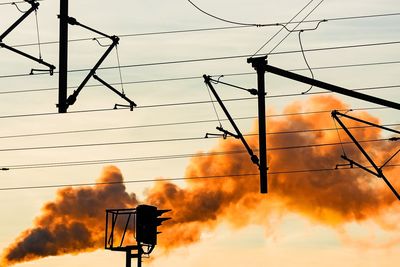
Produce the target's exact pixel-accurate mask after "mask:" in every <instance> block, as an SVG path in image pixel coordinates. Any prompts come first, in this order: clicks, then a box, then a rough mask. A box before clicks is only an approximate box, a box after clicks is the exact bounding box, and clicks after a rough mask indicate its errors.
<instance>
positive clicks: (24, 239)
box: [0, 0, 400, 267]
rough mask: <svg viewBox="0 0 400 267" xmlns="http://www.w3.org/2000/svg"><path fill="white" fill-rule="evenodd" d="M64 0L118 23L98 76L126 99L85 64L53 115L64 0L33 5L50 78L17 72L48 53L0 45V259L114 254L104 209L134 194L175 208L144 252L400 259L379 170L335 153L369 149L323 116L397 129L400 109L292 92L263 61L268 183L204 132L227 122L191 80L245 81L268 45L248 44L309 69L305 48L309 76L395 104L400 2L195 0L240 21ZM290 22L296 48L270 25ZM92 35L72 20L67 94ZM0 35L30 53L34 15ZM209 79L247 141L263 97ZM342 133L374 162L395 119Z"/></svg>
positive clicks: (201, 262) (85, 60)
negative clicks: (263, 186)
mask: <svg viewBox="0 0 400 267" xmlns="http://www.w3.org/2000/svg"><path fill="white" fill-rule="evenodd" d="M20 2H23V1H20ZM20 2H18V3H17V6H18V8H19V9H20V10H22V11H25V10H27V9H29V7H30V5H29V4H27V3H20ZM69 2H70V12H69V13H70V16H71V17H74V18H76V19H77V20H78V21H79V22H81V23H82V24H85V25H87V26H89V27H91V28H94V29H96V30H98V31H100V32H104V33H106V34H108V35H117V36H119V37H120V44H119V46H118V52H119V53H118V55H119V58H118V57H117V54H116V52H115V50H113V51H112V53H111V54H110V55H109V57H108V58H107V59H106V60H105V61H104V63H103V64H102V66H101V67H104V69H101V68H100V69H99V70H98V71H97V75H98V76H99V77H101V78H102V79H103V80H106V81H107V82H108V83H110V84H113V85H114V86H115V88H116V89H118V90H121V89H122V87H123V90H124V93H125V94H126V96H127V97H129V98H130V99H131V100H132V101H134V102H135V103H136V104H137V108H135V109H134V110H133V111H129V109H125V108H122V109H118V110H115V109H113V107H114V105H115V104H126V102H125V101H124V100H123V99H121V98H120V97H119V96H117V95H116V94H114V93H113V92H111V91H110V90H109V89H107V88H106V87H104V86H102V85H101V84H100V83H99V82H98V81H96V80H94V79H93V78H92V79H90V80H89V82H88V85H87V86H86V87H85V88H84V89H83V90H82V92H81V93H80V94H79V96H78V98H77V101H76V103H75V104H74V105H72V106H70V107H69V109H68V113H66V114H58V113H57V108H56V104H57V101H58V91H57V87H58V44H57V41H58V27H59V25H58V23H59V21H58V19H57V14H59V0H43V1H39V3H40V6H39V10H38V13H37V18H38V25H39V33H40V35H39V36H40V42H41V45H40V54H41V57H42V58H43V60H44V61H46V62H49V63H51V64H53V65H55V66H56V67H57V69H56V70H55V74H54V75H53V76H50V75H48V74H47V73H39V74H38V75H28V74H29V73H30V71H31V69H32V68H39V69H43V68H45V67H44V66H42V65H39V64H37V63H36V62H33V61H30V60H29V59H27V58H24V57H22V56H20V55H18V54H15V53H12V52H11V51H8V50H6V49H4V48H3V49H0V63H1V64H0V103H1V105H0V129H1V131H0V144H1V146H0V169H1V168H6V169H9V170H7V171H6V170H4V171H1V170H0V210H1V213H2V214H1V220H0V226H1V227H0V251H1V254H0V255H1V259H0V267H3V265H4V266H7V265H8V264H15V266H18V267H31V266H41V267H50V266H57V267H66V266H76V267H80V266H97V267H107V266H125V255H124V254H123V253H118V252H111V251H106V250H104V248H103V244H102V243H101V242H102V240H103V239H104V237H103V234H104V233H103V228H104V224H105V209H107V208H124V207H135V206H136V205H137V204H138V203H145V204H151V205H156V206H158V207H160V208H167V209H172V212H171V213H170V214H168V216H170V217H172V219H171V220H170V221H168V223H165V225H164V227H163V228H162V232H163V233H162V234H160V235H159V245H158V246H157V247H156V249H155V250H154V252H153V253H152V254H151V257H150V259H144V265H143V266H149V267H161V266H163V267H165V266H167V267H169V266H171V267H172V266H189V267H200V266H210V267H214V266H230V267H239V266H244V265H251V266H260V267H261V266H272V267H288V266H293V265H296V266H299V267H303V266H328V267H329V266H332V267H333V266H341V267H347V266H352V267H353V266H363V267H369V266H371V267H372V266H373V267H376V266H379V267H392V266H398V262H400V226H399V225H398V222H399V219H400V201H399V200H397V199H396V197H395V196H394V195H393V194H392V192H391V191H390V189H389V188H388V187H387V186H386V184H385V183H384V181H383V180H382V179H379V178H377V177H375V176H373V175H371V174H368V173H367V172H365V171H363V170H360V169H357V168H355V169H351V170H349V169H348V166H344V165H343V164H346V161H344V160H343V159H341V157H340V156H341V155H342V154H343V153H346V155H347V156H348V157H350V158H351V159H353V160H356V161H358V162H361V163H363V164H364V165H365V166H368V165H369V163H368V162H366V160H365V158H363V157H362V156H361V154H360V152H359V151H358V150H357V149H356V148H355V146H354V145H352V144H344V145H343V147H342V146H341V145H339V143H340V142H343V143H346V142H347V143H349V139H348V138H347V136H346V134H345V133H344V132H343V131H341V130H338V131H337V130H336V126H335V123H334V121H333V120H332V118H331V114H330V112H331V111H332V110H335V109H340V110H343V111H344V112H345V111H348V112H349V113H348V114H349V115H351V116H354V117H359V118H362V119H364V120H368V121H371V122H373V123H376V124H380V125H386V126H387V127H389V128H392V129H397V130H399V129H400V127H399V125H400V124H399V123H400V122H399V117H400V112H399V111H398V110H394V109H391V108H387V107H383V106H378V105H376V104H373V103H368V102H365V101H362V100H357V99H354V98H350V97H345V96H342V95H338V94H333V93H329V92H328V91H325V90H323V89H319V88H312V89H311V90H310V91H309V92H308V93H305V94H302V92H305V91H307V90H308V89H309V86H308V85H305V84H300V83H297V82H294V81H290V80H287V79H285V78H281V77H277V76H275V75H274V74H270V73H267V74H266V91H267V96H266V104H267V117H268V119H267V132H268V137H267V146H268V149H269V150H268V166H269V167H270V169H269V172H270V174H269V175H268V177H269V185H270V192H269V194H266V195H264V194H260V193H259V177H258V176H257V175H254V174H257V172H258V170H257V167H256V166H255V165H253V164H252V163H251V160H250V157H249V156H248V154H246V153H243V151H244V150H245V148H244V147H243V145H242V144H241V143H240V142H239V141H237V140H235V139H233V138H227V139H226V140H224V139H222V138H208V139H206V138H204V136H205V135H206V133H218V131H217V130H216V129H215V127H216V126H219V124H220V122H219V121H218V120H220V121H221V124H222V125H223V127H224V129H227V130H229V131H231V132H233V131H234V130H233V128H232V127H231V125H230V124H229V122H228V121H227V120H226V117H225V115H224V114H223V111H222V110H221V108H220V107H219V106H218V104H217V103H215V106H213V105H212V103H211V101H210V95H209V92H208V91H207V87H206V86H205V84H204V81H203V78H202V76H203V74H207V75H213V77H214V78H215V79H218V77H219V76H220V75H224V77H221V81H223V82H226V83H231V84H235V85H238V86H241V87H244V88H256V86H257V80H256V78H257V77H256V75H255V71H254V69H253V68H252V67H251V65H250V64H248V63H247V62H246V59H247V58H248V57H249V56H252V55H254V54H255V53H256V52H257V51H258V50H259V49H260V48H262V49H261V50H260V51H258V53H257V55H260V56H262V55H266V54H268V62H269V64H271V65H273V66H277V67H280V68H283V69H286V70H290V71H294V72H296V73H299V74H302V75H305V76H309V77H311V73H310V71H309V70H308V68H307V63H306V62H305V60H304V57H306V59H307V62H308V64H309V65H310V67H311V69H312V70H313V74H314V77H315V78H316V79H318V80H322V81H325V82H328V83H332V84H335V85H338V86H342V87H345V88H349V89H357V90H361V91H360V92H362V93H364V94H369V95H373V96H376V97H379V98H383V99H387V100H391V101H394V102H399V100H400V93H399V88H400V76H399V75H398V69H399V63H400V58H399V56H400V54H399V52H398V51H399V45H400V39H399V38H400V3H399V1H396V0H381V1H378V0H375V1H373V0H364V1H361V0H356V1H345V0H325V1H321V0H314V1H310V0H282V1H272V0H264V1H262V0H247V1H238V0H237V1H227V0H219V1H211V0H195V1H192V2H193V3H195V4H196V5H198V7H199V8H201V9H203V10H204V11H206V12H208V13H209V14H211V15H213V16H216V17H219V18H223V19H224V20H228V21H231V22H237V23H238V24H234V23H229V22H226V21H225V22H224V21H221V20H218V19H216V18H215V17H211V16H209V15H207V14H205V13H202V12H201V11H200V10H198V9H196V8H195V7H194V6H193V5H192V4H191V3H190V2H189V1H187V0H169V1H160V0H158V1H156V0H147V1H129V0H119V1H114V2H109V1H95V0H85V1H77V0H69ZM306 5H307V6H306ZM304 7H306V8H305V9H304V10H303V11H302V12H300V13H299V11H301V10H302V9H303V8H304ZM314 8H315V9H314ZM298 13H299V14H298ZM0 14H1V20H0V34H1V33H3V32H4V31H5V30H6V29H7V28H8V27H9V26H10V25H11V24H12V23H13V22H14V21H16V20H17V19H18V18H19V17H20V16H21V15H22V13H21V12H20V11H18V9H17V8H16V7H15V5H12V4H11V1H10V2H9V1H6V0H0ZM296 14H298V16H297V17H295V18H294V16H295V15H296ZM324 19H326V20H327V21H324V22H321V23H319V24H318V22H319V21H322V20H324ZM291 20H292V21H293V22H301V21H304V22H302V23H292V24H289V25H287V27H288V28H289V29H294V27H296V29H297V30H301V29H304V30H305V31H304V32H302V34H301V44H302V46H303V49H304V57H303V55H302V53H301V50H300V47H301V45H300V43H299V34H298V32H292V33H291V34H288V31H286V30H284V29H282V26H279V25H276V24H284V23H287V22H289V21H291ZM307 21H311V22H307ZM239 24H242V25H239ZM244 24H249V25H247V26H246V25H244ZM250 24H252V25H250ZM265 24H266V25H267V26H266V25H265ZM255 25H264V26H262V27H256V26H255ZM317 25H318V28H316V26H317ZM314 28H316V29H315V30H307V29H314ZM280 30H281V31H280ZM278 31H280V32H279V33H278V34H276V33H277V32H278ZM273 36H275V37H274V38H273V39H272V41H269V40H270V39H271V37H273ZM94 37H99V36H98V35H96V34H94V33H92V32H89V31H87V30H85V29H83V28H81V27H79V26H70V27H69V39H70V42H69V70H70V73H69V76H68V86H69V87H70V88H69V92H68V95H70V94H71V93H72V92H73V90H74V89H76V88H77V86H78V85H79V84H80V83H81V81H82V80H83V79H84V77H85V76H86V75H87V73H88V70H89V69H91V68H92V67H93V65H94V64H95V63H96V62H97V60H98V59H99V58H100V56H101V55H102V54H103V53H104V51H105V50H106V48H105V47H103V46H104V45H109V44H110V41H109V40H107V39H104V38H102V39H101V38H100V39H98V42H99V43H100V44H101V45H99V43H98V42H96V41H95V40H93V38H94ZM268 41H269V42H268ZM281 41H282V42H281ZM2 42H3V43H4V44H7V45H9V46H13V47H15V48H17V49H20V50H22V51H24V52H26V53H28V54H31V55H33V56H35V57H38V55H39V46H38V45H37V43H38V36H37V28H36V20H35V14H31V15H30V16H29V17H28V18H27V19H26V20H25V21H24V22H23V23H21V24H20V25H19V26H18V27H17V28H16V29H15V30H14V31H12V32H11V33H10V34H9V35H8V36H6V37H5V38H4V39H3V40H2ZM264 44H266V45H265V46H264ZM118 61H119V62H120V66H121V68H120V69H119V68H117V66H118ZM120 74H121V77H122V84H123V86H121V79H120ZM214 86H215V88H216V90H217V91H218V93H219V95H220V97H221V98H222V99H223V100H224V101H225V102H224V103H225V104H226V106H227V108H228V109H229V111H230V114H231V115H232V117H233V118H234V119H235V122H236V123H237V125H238V126H239V128H240V129H241V131H242V132H243V134H245V135H246V136H245V137H246V140H247V141H248V142H249V145H250V146H251V148H252V149H253V150H254V151H255V153H256V154H258V151H257V149H258V136H257V135H256V134H257V120H256V117H257V98H256V97H255V96H252V95H250V94H249V93H248V92H245V91H243V90H238V89H237V88H232V87H227V86H224V85H222V84H215V85H214ZM215 110H216V111H215ZM350 110H351V111H350ZM216 113H217V114H216ZM343 121H344V122H345V123H346V125H348V126H349V127H359V126H361V125H360V124H357V123H355V122H354V121H350V120H346V119H343ZM352 132H353V133H354V134H355V136H356V137H357V138H358V140H361V141H366V142H364V143H363V146H364V147H365V148H366V150H367V151H368V153H370V155H371V157H372V158H373V160H375V161H376V163H377V164H378V166H380V165H382V164H383V163H384V162H385V161H386V160H387V159H388V158H389V157H390V156H391V155H393V154H394V153H395V152H396V151H398V149H399V148H400V142H399V141H397V142H396V141H389V140H388V139H389V138H391V137H399V136H398V135H395V134H394V133H390V132H388V131H384V130H380V129H377V128H371V127H370V128H360V129H353V130H352ZM301 146H305V147H303V148H301ZM337 164H341V166H342V167H339V169H338V170H335V167H336V165H337ZM399 164H400V156H399V155H397V157H394V158H393V160H392V161H390V164H388V165H392V166H387V167H385V168H384V169H383V170H384V173H385V175H386V176H387V178H388V179H389V181H390V182H391V183H392V184H393V185H394V187H395V188H396V189H397V190H398V191H400V180H399V170H400V169H399V166H400V165H399ZM196 177H197V178H196ZM201 177H203V178H201ZM193 178H194V179H193ZM163 180H164V181H163ZM122 181H125V182H126V183H124V184H118V185H112V186H110V185H108V186H107V185H95V183H96V182H100V183H101V182H122ZM60 229H61V230H60ZM82 233H88V236H89V238H88V241H86V240H85V239H84V237H85V236H84V235H83V234H82ZM45 236H46V237H47V239H46V240H47V241H45V238H44V237H45ZM49 236H51V238H50V237H49ZM55 255H57V256H55ZM11 257H12V259H11ZM132 264H133V265H132V266H136V261H135V260H133V262H132Z"/></svg>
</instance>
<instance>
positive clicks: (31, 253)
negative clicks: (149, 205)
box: [1, 167, 138, 266]
mask: <svg viewBox="0 0 400 267" xmlns="http://www.w3.org/2000/svg"><path fill="white" fill-rule="evenodd" d="M122 181H123V178H122V175H121V173H120V171H119V170H118V169H117V168H115V167H108V168H105V169H104V171H103V174H102V176H101V177H100V178H99V179H98V182H99V183H107V182H122ZM137 203H138V202H137V200H136V197H135V195H134V194H131V195H130V194H128V193H127V192H126V191H125V186H124V185H123V184H113V185H109V186H102V185H97V186H94V187H82V188H78V189H74V188H65V189H61V190H59V191H58V192H57V198H56V200H55V201H53V202H49V203H47V204H45V205H44V206H43V208H42V214H41V215H40V216H39V217H37V218H36V219H35V221H34V227H33V228H31V229H28V230H26V231H24V232H22V233H21V234H20V236H19V237H18V238H17V240H16V241H15V242H14V243H13V244H12V245H10V246H9V247H8V248H7V249H6V250H5V251H3V257H2V265H1V266H3V265H4V266H8V265H12V264H15V263H17V262H22V261H29V260H35V259H38V258H42V257H46V256H55V255H62V254H76V253H80V252H85V251H93V250H96V249H98V248H100V247H102V246H104V225H103V222H104V213H105V209H106V208H126V207H134V206H136V205H137Z"/></svg>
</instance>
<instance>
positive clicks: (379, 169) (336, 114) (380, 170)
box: [332, 110, 400, 200]
mask: <svg viewBox="0 0 400 267" xmlns="http://www.w3.org/2000/svg"><path fill="white" fill-rule="evenodd" d="M332 117H333V119H335V120H336V121H337V122H338V123H339V124H340V126H341V127H342V129H343V130H344V131H345V132H346V134H347V135H348V136H349V137H350V139H351V140H352V141H353V143H354V144H355V145H356V146H357V148H358V149H359V151H360V152H361V154H362V155H363V156H364V157H365V158H366V159H367V161H368V162H369V163H370V164H371V166H372V168H373V170H371V169H369V168H367V167H365V166H364V165H362V164H360V163H358V162H356V161H354V160H351V159H350V158H348V157H347V156H346V155H342V158H343V159H344V160H346V161H348V162H349V163H350V166H357V167H359V168H361V169H362V170H364V171H366V172H368V173H370V174H372V175H375V176H376V177H378V178H381V179H382V180H384V182H385V183H386V185H387V186H388V187H389V188H390V190H391V191H392V192H393V194H394V195H395V196H396V197H397V199H398V200H400V194H399V193H398V192H397V191H396V189H395V188H394V187H393V185H392V184H391V183H390V181H389V180H388V179H387V178H386V176H385V175H384V173H383V167H384V166H385V165H386V164H387V163H388V162H389V161H390V160H391V159H392V158H393V157H394V156H392V157H391V158H390V159H389V160H388V161H386V163H384V164H383V165H382V166H381V167H378V165H377V164H376V163H375V162H374V160H373V159H372V158H371V157H370V156H369V155H368V153H367V151H365V149H364V148H363V147H362V146H361V144H360V143H359V142H358V141H357V139H356V138H355V137H354V135H353V134H352V133H351V132H350V131H349V129H348V128H347V127H346V125H345V124H344V123H343V122H342V121H341V119H340V117H346V118H348V119H352V120H355V121H358V122H361V123H365V124H367V125H370V126H374V127H378V128H381V129H385V130H388V131H391V132H394V133H398V134H400V131H397V130H394V129H391V128H387V127H384V126H381V125H377V124H375V123H372V122H368V121H365V120H362V119H359V118H356V117H353V116H350V115H348V114H344V113H340V112H339V111H337V110H334V111H332ZM396 154H397V153H396ZM396 154H395V155H396Z"/></svg>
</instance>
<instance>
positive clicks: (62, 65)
mask: <svg viewBox="0 0 400 267" xmlns="http://www.w3.org/2000/svg"><path fill="white" fill-rule="evenodd" d="M68 1H69V0H60V15H59V19H60V45H59V74H58V75H59V77H58V78H59V80H58V105H57V106H58V112H59V113H66V112H67V108H68V106H67V93H68V92H67V88H68Z"/></svg>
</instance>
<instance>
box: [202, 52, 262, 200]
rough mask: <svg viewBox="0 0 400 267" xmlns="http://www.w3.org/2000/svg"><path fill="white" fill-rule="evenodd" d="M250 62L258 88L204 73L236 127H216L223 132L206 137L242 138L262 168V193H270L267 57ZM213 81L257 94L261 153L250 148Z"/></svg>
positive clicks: (215, 95) (251, 157) (208, 134)
mask: <svg viewBox="0 0 400 267" xmlns="http://www.w3.org/2000/svg"><path fill="white" fill-rule="evenodd" d="M247 62H248V63H251V64H252V66H253V68H254V69H255V70H256V72H257V86H258V89H246V88H243V87H240V86H236V85H233V84H229V83H225V82H222V81H219V80H214V79H213V78H211V76H208V75H203V78H204V82H205V83H206V85H207V86H208V88H210V90H211V92H212V93H213V95H214V97H215V99H216V100H217V102H218V104H219V105H220V107H221V109H222V110H223V111H224V113H225V115H226V117H227V118H228V120H229V122H230V123H231V125H232V127H233V128H234V130H235V132H236V134H234V133H231V132H229V131H227V130H225V129H224V128H223V127H222V125H220V126H219V127H216V129H217V130H218V131H220V132H222V134H212V133H211V134H210V133H207V134H206V138H207V137H208V136H210V135H213V136H222V137H223V138H224V139H226V138H227V136H231V137H234V138H236V139H240V141H241V142H242V143H243V145H244V147H245V148H246V150H247V153H248V154H249V155H250V159H251V161H252V162H253V163H254V164H255V165H257V166H258V168H259V170H260V192H261V193H262V194H266V193H268V180H267V171H268V166H267V135H266V117H265V95H266V93H265V77H264V76H265V67H266V65H267V57H259V58H249V59H248V60H247ZM213 83H217V84H218V83H221V84H225V85H228V86H231V87H235V88H238V89H241V90H244V91H247V92H249V93H250V94H252V95H256V96H257V99H258V133H259V155H260V158H258V157H257V155H255V154H254V152H253V150H252V149H251V148H250V146H249V144H248V143H247V141H246V139H245V138H244V136H243V134H242V133H241V131H240V129H239V127H238V126H237V125H236V123H235V121H234V120H233V118H232V116H231V115H230V114H229V111H228V110H227V108H226V107H225V105H224V103H223V101H222V100H221V98H220V97H219V95H218V93H217V91H216V90H215V88H214V86H213Z"/></svg>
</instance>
